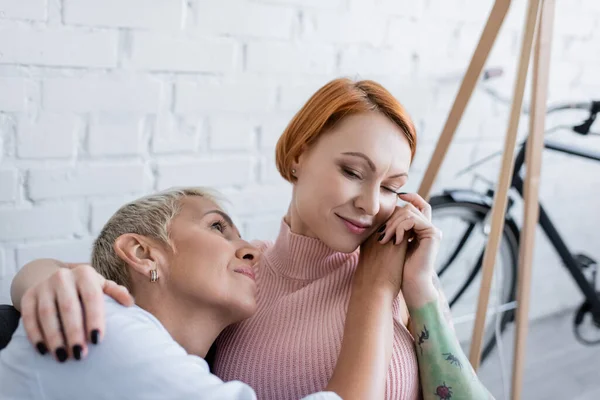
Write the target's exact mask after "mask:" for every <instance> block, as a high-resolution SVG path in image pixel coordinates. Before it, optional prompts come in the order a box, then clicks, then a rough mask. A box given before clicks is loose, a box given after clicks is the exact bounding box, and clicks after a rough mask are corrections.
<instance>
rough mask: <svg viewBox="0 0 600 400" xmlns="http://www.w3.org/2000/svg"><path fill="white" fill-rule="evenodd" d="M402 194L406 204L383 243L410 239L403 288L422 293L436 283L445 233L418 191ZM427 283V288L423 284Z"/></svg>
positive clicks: (397, 212)
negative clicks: (432, 220) (434, 278)
mask: <svg viewBox="0 0 600 400" xmlns="http://www.w3.org/2000/svg"><path fill="white" fill-rule="evenodd" d="M398 196H399V197H400V199H401V200H403V201H405V202H406V204H405V205H404V206H398V207H396V210H394V212H393V213H392V216H391V217H390V218H389V219H388V221H387V223H386V227H385V230H384V232H383V237H382V238H381V240H380V243H382V244H385V243H388V242H389V241H390V240H393V241H394V243H395V244H396V245H402V243H403V241H404V240H407V241H409V243H408V248H407V252H406V260H405V262H404V272H403V281H402V291H403V292H406V291H407V290H409V291H410V290H413V291H416V292H420V291H423V289H430V288H431V287H432V285H433V283H432V282H433V277H434V274H435V270H434V266H435V259H436V257H437V253H438V251H439V246H440V241H441V238H442V232H441V231H440V230H439V229H438V228H436V227H435V226H434V225H433V224H432V223H431V206H430V205H429V204H428V203H427V202H426V201H425V200H424V199H423V198H422V197H421V196H419V195H418V194H416V193H403V194H400V195H398ZM424 285H425V286H426V287H423V286H424ZM405 289H406V290H405ZM423 294H424V293H423ZM405 295H406V293H405ZM405 297H406V296H405ZM408 300H409V299H408V298H407V301H408Z"/></svg>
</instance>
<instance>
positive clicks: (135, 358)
mask: <svg viewBox="0 0 600 400" xmlns="http://www.w3.org/2000/svg"><path fill="white" fill-rule="evenodd" d="M105 310H106V335H105V336H104V339H103V341H102V343H101V344H99V345H97V346H95V345H93V344H90V345H89V346H88V349H89V353H88V355H87V357H86V358H85V359H83V360H80V361H76V360H72V359H69V360H67V361H66V362H65V363H63V364H59V363H58V362H57V361H56V360H55V359H54V358H53V357H52V356H51V355H50V354H46V355H45V356H42V355H40V354H39V353H38V352H37V350H36V349H35V348H34V346H32V345H31V344H30V343H29V341H28V340H27V336H26V334H25V330H24V329H23V324H22V322H21V323H20V324H19V327H18V329H17V331H16V332H15V334H14V335H13V337H12V340H11V341H10V343H9V344H8V346H7V347H6V348H5V349H4V350H2V351H0V399H2V400H13V399H14V400H17V399H18V400H33V399H40V400H59V399H60V400H70V399H73V400H75V399H77V400H80V399H86V400H97V399H107V400H118V399H123V400H132V399H157V400H158V399H160V400H165V399H173V400H175V399H177V400H179V399H182V400H183V399H195V400H204V399H206V400H208V399H210V400H255V399H256V395H255V393H254V390H252V388H251V387H250V386H248V385H246V384H244V383H242V382H239V381H231V382H223V381H222V380H221V379H219V378H218V377H216V376H215V375H213V374H211V373H210V371H209V368H208V364H207V363H206V361H205V360H204V359H203V358H200V357H197V356H193V355H189V354H187V353H186V351H185V350H184V349H183V347H181V346H180V345H179V344H177V342H175V340H173V338H172V337H171V336H170V335H169V333H168V332H167V330H166V329H165V328H164V327H163V326H162V324H161V323H160V322H159V321H158V320H157V319H156V318H155V317H154V316H153V315H152V314H150V313H148V312H146V311H145V310H143V309H141V308H139V307H137V306H133V307H123V306H121V305H119V304H118V303H117V302H116V301H114V300H113V299H111V298H109V297H107V296H105ZM304 400H340V397H339V396H338V395H336V394H335V393H332V392H319V393H315V394H312V395H310V396H307V397H305V398H304Z"/></svg>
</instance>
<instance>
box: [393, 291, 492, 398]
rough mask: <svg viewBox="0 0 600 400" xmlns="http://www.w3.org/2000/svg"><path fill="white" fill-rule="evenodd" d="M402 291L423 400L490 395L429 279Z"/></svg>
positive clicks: (485, 396) (487, 396) (490, 396)
mask: <svg viewBox="0 0 600 400" xmlns="http://www.w3.org/2000/svg"><path fill="white" fill-rule="evenodd" d="M407 286H412V287H411V289H408V288H407V289H406V290H405V291H404V293H405V298H406V300H407V304H408V307H409V311H410V315H411V318H412V324H411V326H410V330H411V333H412V335H413V337H414V338H415V342H416V345H417V359H418V361H419V375H420V377H421V387H422V389H423V398H424V399H425V400H434V399H435V400H437V399H440V398H442V399H450V398H458V399H473V400H479V399H493V397H492V395H491V394H490V393H489V392H488V391H487V389H486V388H485V387H484V386H483V384H482V383H481V381H479V378H478V377H477V375H476V373H475V371H474V370H473V368H472V367H471V364H470V363H469V360H468V359H467V357H466V356H465V354H464V353H463V351H462V348H461V347H460V344H459V342H458V339H457V338H456V335H455V334H454V330H453V329H452V327H451V326H450V323H449V322H448V319H447V318H446V317H445V316H444V312H445V310H444V309H443V307H442V306H441V305H440V302H439V301H438V296H439V294H438V291H437V289H436V288H435V286H434V285H433V284H431V283H430V281H427V280H426V281H424V283H423V284H415V285H414V286H413V285H407Z"/></svg>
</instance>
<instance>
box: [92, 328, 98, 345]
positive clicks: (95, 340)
mask: <svg viewBox="0 0 600 400" xmlns="http://www.w3.org/2000/svg"><path fill="white" fill-rule="evenodd" d="M99 338H100V331H99V330H98V329H94V330H93V331H92V343H94V344H98V339H99Z"/></svg>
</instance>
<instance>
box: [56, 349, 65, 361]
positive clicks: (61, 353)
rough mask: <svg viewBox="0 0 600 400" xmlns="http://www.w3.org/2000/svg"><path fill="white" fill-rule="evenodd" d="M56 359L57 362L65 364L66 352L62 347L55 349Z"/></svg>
mask: <svg viewBox="0 0 600 400" xmlns="http://www.w3.org/2000/svg"><path fill="white" fill-rule="evenodd" d="M56 358H58V361H60V362H65V361H66V360H67V351H66V350H65V348H64V347H59V348H58V349H56Z"/></svg>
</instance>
